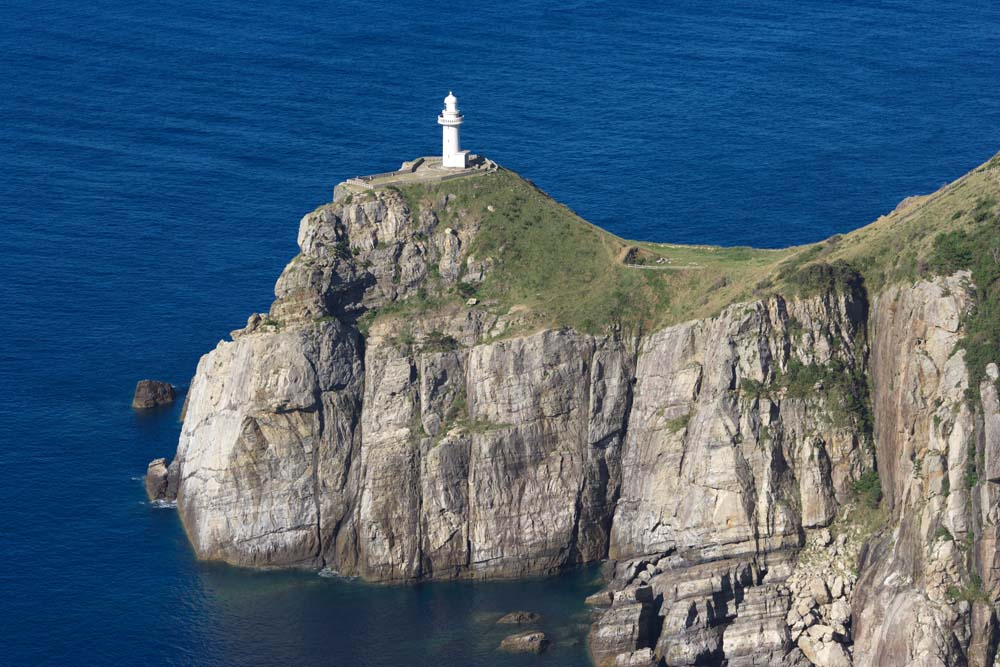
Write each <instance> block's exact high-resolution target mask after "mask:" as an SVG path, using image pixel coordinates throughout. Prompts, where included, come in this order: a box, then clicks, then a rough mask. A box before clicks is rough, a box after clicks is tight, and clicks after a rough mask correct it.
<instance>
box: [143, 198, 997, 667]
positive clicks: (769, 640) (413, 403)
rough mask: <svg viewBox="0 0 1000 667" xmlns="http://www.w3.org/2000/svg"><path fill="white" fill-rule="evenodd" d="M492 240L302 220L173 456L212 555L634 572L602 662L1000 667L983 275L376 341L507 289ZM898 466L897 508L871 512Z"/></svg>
mask: <svg viewBox="0 0 1000 667" xmlns="http://www.w3.org/2000/svg"><path fill="white" fill-rule="evenodd" d="M411 206H413V207H414V209H413V210H411V208H410V207H411ZM449 207H452V208H450V209H449ZM446 211H450V212H448V213H447V215H446ZM445 217H447V219H448V220H449V223H448V224H449V226H448V227H447V228H445V227H444V226H443V225H442V224H440V223H439V220H440V219H443V218H445ZM477 229H478V221H477V220H476V218H475V216H474V215H472V214H469V213H467V212H466V211H465V209H463V208H461V204H460V203H456V201H455V200H454V199H452V198H450V197H443V198H441V199H439V200H432V199H428V200H426V201H421V202H412V201H407V200H406V199H405V198H404V197H403V196H402V195H401V194H400V193H397V192H393V191H381V192H377V193H374V194H371V195H366V196H358V197H356V198H354V200H350V199H349V198H346V197H345V198H344V199H342V200H341V201H339V202H337V203H336V204H334V205H330V206H326V207H322V208H320V209H318V210H317V211H315V212H313V213H311V214H310V215H308V216H306V217H305V218H304V219H303V221H302V223H301V225H300V230H299V239H298V240H299V246H300V249H301V253H300V254H299V256H297V257H296V258H295V259H294V260H293V261H292V262H291V263H290V264H289V265H288V267H287V268H286V269H285V271H284V273H283V274H282V276H281V278H280V279H279V281H278V284H277V286H276V289H275V292H276V299H275V302H274V304H273V305H272V307H271V309H270V311H269V312H268V313H267V314H257V315H253V316H251V318H250V319H249V321H248V322H247V326H246V327H244V328H243V329H240V330H237V331H234V332H233V334H232V340H231V341H224V342H220V343H219V345H218V346H217V347H216V349H215V350H214V351H212V352H210V353H209V354H207V355H206V356H205V357H203V358H202V360H201V362H200V363H199V366H198V372H197V375H196V377H195V379H194V381H193V382H192V385H191V389H190V392H189V404H188V409H187V411H186V414H185V418H184V425H183V429H182V435H181V439H180V443H179V446H178V450H177V455H176V457H175V458H174V460H173V462H172V463H171V464H170V466H169V467H165V466H164V464H165V462H164V461H162V460H160V461H154V462H153V463H152V464H150V470H149V473H148V474H147V485H148V488H149V489H150V496H151V497H154V496H155V497H157V498H160V497H162V498H169V497H170V496H171V494H172V493H173V492H174V491H173V489H175V490H176V498H177V505H178V509H179V512H180V515H181V518H182V521H183V523H184V526H185V528H186V530H187V532H188V535H189V538H190V540H191V543H192V545H193V547H194V549H195V551H196V553H197V554H198V556H199V557H200V558H205V559H217V560H223V561H226V562H230V563H235V564H239V565H248V566H257V567H310V568H321V567H323V568H328V569H330V570H333V571H335V572H339V573H341V574H344V575H352V576H360V577H363V578H365V579H369V580H375V581H412V580H417V579H440V578H455V577H514V576H521V575H526V574H535V573H549V572H555V571H558V570H560V569H562V568H565V567H567V566H570V565H574V564H578V563H585V562H592V561H597V560H602V559H611V560H612V561H614V572H613V575H612V576H611V577H610V581H609V584H608V588H607V590H605V591H602V592H601V593H598V594H595V595H593V596H591V597H590V598H588V603H590V604H592V605H593V606H594V608H595V609H596V610H597V611H596V612H595V613H597V614H598V615H599V617H598V620H597V622H596V623H595V625H594V627H593V630H592V632H591V635H590V647H591V650H592V653H593V656H594V659H595V661H596V662H597V663H598V664H600V665H617V664H621V665H653V664H660V665H662V664H667V665H704V664H726V665H728V666H729V667H746V666H750V665H789V666H791V665H808V664H816V665H824V666H838V667H839V666H840V665H849V664H855V665H876V664H878V665H892V664H926V665H932V664H933V665H938V664H940V665H958V664H981V665H985V664H986V660H987V659H990V658H992V655H993V653H994V652H995V646H996V632H995V626H996V622H995V617H994V614H993V611H992V608H991V606H990V605H989V604H987V603H986V600H987V599H988V598H989V596H988V595H986V593H985V591H989V590H995V589H996V588H997V585H998V583H1000V581H998V579H1000V561H998V560H997V559H996V557H995V553H996V549H995V546H996V541H997V539H998V538H1000V530H998V528H997V526H998V525H1000V521H998V511H997V509H996V508H997V507H998V506H1000V502H998V501H1000V499H998V498H997V497H996V494H997V487H996V484H997V483H998V482H1000V410H998V405H1000V401H998V398H997V393H996V389H995V383H993V382H992V381H989V382H985V383H984V384H983V386H982V387H981V388H980V394H981V396H982V400H981V401H980V402H971V401H969V400H968V398H967V392H966V390H967V388H968V384H969V379H968V378H969V376H968V371H967V370H966V368H965V364H964V361H963V356H962V354H963V353H962V352H961V350H959V349H958V348H957V346H956V343H957V342H958V340H959V337H960V333H961V331H960V327H961V315H962V313H963V312H964V310H965V309H966V308H967V307H968V305H969V303H970V297H969V286H968V284H967V283H968V281H967V276H963V275H956V276H953V277H950V278H940V279H934V280H928V281H924V282H920V283H917V284H916V285H911V286H900V287H893V288H889V289H887V290H885V291H883V292H882V293H880V294H879V295H877V296H875V297H874V298H873V299H872V301H871V302H869V295H868V294H867V292H866V291H865V289H864V288H863V286H862V285H861V284H860V282H857V281H855V282H850V281H848V282H847V283H844V284H839V285H837V286H835V287H830V288H828V289H825V290H823V291H821V292H820V293H815V294H810V295H803V296H798V297H795V298H783V297H781V296H772V297H769V298H766V299H761V300H758V301H753V302H749V303H740V304H735V305H731V306H729V307H728V308H726V309H724V310H723V311H722V312H720V313H718V314H717V315H715V316H714V317H710V318H707V319H703V320H697V321H691V322H686V323H683V324H678V325H675V326H671V327H668V328H664V329H662V330H660V331H656V332H653V333H650V334H647V335H645V336H643V337H642V338H634V337H631V336H629V335H625V334H623V333H621V332H617V331H614V330H609V331H608V333H606V334H604V335H588V334H582V333H579V332H576V331H573V330H564V329H559V330H552V329H541V330H534V331H530V330H528V326H527V324H526V320H524V319H523V314H522V313H519V312H517V311H516V309H515V310H512V311H511V312H509V313H507V314H501V315H498V314H496V313H493V312H492V310H491V309H489V308H480V307H471V306H469V307H461V306H460V305H455V306H454V307H449V308H444V307H442V308H438V309H435V310H434V312H433V313H417V314H414V313H412V312H411V313H410V314H409V315H408V316H406V317H403V318H400V319H399V320H395V321H388V320H387V321H382V322H379V323H376V325H375V326H374V327H372V328H371V329H366V330H365V332H364V335H362V329H364V328H365V327H366V326H367V323H366V322H365V321H364V320H361V321H360V322H359V318H361V317H362V316H363V315H364V314H365V313H366V312H369V311H371V309H379V308H381V309H387V308H388V309H391V308H403V307H404V306H405V303H406V302H407V301H408V300H410V299H433V298H434V297H435V296H439V295H441V294H444V293H445V292H447V290H450V289H453V288H454V286H455V285H457V284H458V283H459V282H462V283H467V282H476V281H481V280H482V279H483V277H484V276H485V275H486V274H488V272H489V271H490V270H491V267H493V266H495V262H496V259H495V258H489V257H483V258H476V257H474V256H473V255H472V254H470V252H469V251H470V248H472V247H474V239H475V235H476V232H477ZM411 303H412V302H411ZM405 312H409V311H405ZM992 372H993V373H994V375H996V369H995V368H994V369H993V370H992ZM869 378H870V383H869ZM876 469H877V470H878V472H879V475H880V476H881V486H882V492H883V493H884V496H885V499H884V501H883V505H882V508H883V509H881V510H876V508H875V507H874V505H871V506H868V505H865V503H864V500H863V499H861V500H859V499H858V498H857V497H856V496H857V489H858V488H859V486H858V485H859V483H862V484H863V483H866V481H867V483H870V482H871V481H872V480H873V479H874V480H876V482H875V483H876V485H877V478H876V477H875V476H874V471H875V470H876ZM879 512H881V513H879ZM525 641H527V640H525ZM532 642H533V643H532ZM528 643H529V644H530V645H531V646H534V647H537V646H540V645H541V644H540V643H539V642H537V641H534V640H531V641H529V642H528Z"/></svg>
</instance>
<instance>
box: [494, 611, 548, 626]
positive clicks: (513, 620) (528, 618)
mask: <svg viewBox="0 0 1000 667" xmlns="http://www.w3.org/2000/svg"><path fill="white" fill-rule="evenodd" d="M540 620H542V615H541V614H536V613H535V612H533V611H512V612H510V613H509V614H505V615H504V616H501V617H500V620H499V621H497V623H498V624H500V625H527V624H528V623H537V622H538V621H540Z"/></svg>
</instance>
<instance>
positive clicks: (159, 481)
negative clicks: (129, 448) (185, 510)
mask: <svg viewBox="0 0 1000 667" xmlns="http://www.w3.org/2000/svg"><path fill="white" fill-rule="evenodd" d="M176 473H177V467H176V466H168V465H167V460H166V459H153V460H152V461H150V462H149V465H148V466H146V477H145V482H146V496H147V497H148V498H149V499H150V500H151V501H166V502H173V501H174V500H177V474H176Z"/></svg>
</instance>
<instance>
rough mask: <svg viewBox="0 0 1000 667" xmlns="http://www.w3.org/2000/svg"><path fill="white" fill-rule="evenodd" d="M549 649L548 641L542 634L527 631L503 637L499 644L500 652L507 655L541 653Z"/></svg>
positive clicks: (535, 631)
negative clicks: (504, 652)
mask: <svg viewBox="0 0 1000 667" xmlns="http://www.w3.org/2000/svg"><path fill="white" fill-rule="evenodd" d="M548 647H549V639H548V637H546V636H545V633H544V632H538V631H537V630H529V631H528V632H519V633H517V634H516V635H510V636H509V637H505V638H504V640H503V641H502V642H500V650H501V651H507V652H508V653H541V652H542V651H544V650H545V649H547V648H548Z"/></svg>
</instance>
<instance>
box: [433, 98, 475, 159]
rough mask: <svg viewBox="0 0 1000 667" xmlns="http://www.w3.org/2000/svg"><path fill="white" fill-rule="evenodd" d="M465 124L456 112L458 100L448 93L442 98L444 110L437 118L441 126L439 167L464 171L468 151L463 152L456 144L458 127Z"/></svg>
mask: <svg viewBox="0 0 1000 667" xmlns="http://www.w3.org/2000/svg"><path fill="white" fill-rule="evenodd" d="M463 122H465V116H463V115H462V112H461V111H459V110H458V98H457V97H455V96H454V95H452V94H451V92H450V91H449V93H448V97H446V98H444V109H443V110H442V111H441V115H440V116H438V125H440V126H441V166H443V167H451V168H456V169H465V168H466V167H467V166H468V164H467V158H468V154H469V151H463V150H462V149H461V145H460V144H459V142H458V126H459V125H461V124H462V123H463Z"/></svg>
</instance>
